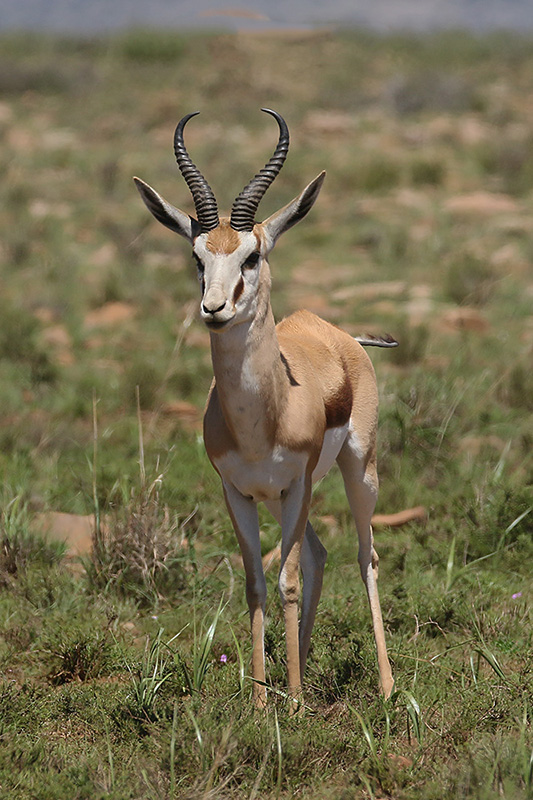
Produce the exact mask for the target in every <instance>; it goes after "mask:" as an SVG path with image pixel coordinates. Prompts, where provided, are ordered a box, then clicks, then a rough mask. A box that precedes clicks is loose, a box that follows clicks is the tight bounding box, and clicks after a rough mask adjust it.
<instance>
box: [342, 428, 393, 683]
mask: <svg viewBox="0 0 533 800" xmlns="http://www.w3.org/2000/svg"><path fill="white" fill-rule="evenodd" d="M365 462H366V463H365ZM337 463H338V464H339V467H340V470H341V472H342V477H343V480H344V486H345V489H346V495H347V497H348V502H349V504H350V509H351V512H352V514H353V518H354V520H355V527H356V528H357V535H358V538H359V555H358V561H359V567H360V569H361V577H362V578H363V581H364V584H365V586H366V591H367V595H368V601H369V603H370V613H371V615H372V626H373V628H374V639H375V641H376V648H377V655H378V667H379V677H380V683H381V689H382V691H383V694H384V695H385V697H389V696H390V694H391V692H392V688H393V685H394V680H393V677H392V671H391V667H390V663H389V657H388V655H387V646H386V644H385V631H384V628H383V618H382V615H381V607H380V603H379V594H378V585H377V579H378V561H379V559H378V555H377V553H376V551H375V549H374V541H373V534H372V526H371V524H370V522H371V519H372V514H373V513H374V508H375V506H376V500H377V491H378V477H377V471H376V459H375V450H374V449H373V450H372V453H371V455H370V458H368V459H363V457H362V456H361V453H360V451H359V448H358V443H357V440H356V438H355V435H352V436H349V437H348V439H347V440H346V442H345V443H344V445H343V447H342V449H341V451H340V453H339V455H338V457H337Z"/></svg>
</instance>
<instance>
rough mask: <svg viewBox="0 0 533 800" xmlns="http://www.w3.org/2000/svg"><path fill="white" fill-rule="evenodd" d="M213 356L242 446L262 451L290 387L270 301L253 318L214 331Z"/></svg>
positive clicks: (228, 417)
mask: <svg viewBox="0 0 533 800" xmlns="http://www.w3.org/2000/svg"><path fill="white" fill-rule="evenodd" d="M211 356H212V360H213V371H214V374H215V382H216V388H217V393H218V398H219V401H220V405H221V408H222V412H223V414H224V418H225V420H226V423H227V425H228V427H229V429H230V430H231V432H232V434H233V436H234V438H235V440H236V442H237V444H238V445H239V447H240V448H241V449H243V450H246V451H248V452H250V454H251V455H252V456H253V455H254V454H255V455H257V456H259V454H260V453H261V452H262V451H263V448H264V447H265V446H269V447H270V446H271V438H272V431H273V429H274V426H275V420H276V418H277V417H278V413H279V408H280V406H281V405H282V404H283V403H284V402H285V398H286V394H287V391H288V386H287V375H286V372H285V369H284V367H283V364H282V361H281V354H280V349H279V344H278V339H277V336H276V326H275V323H274V316H273V314H272V309H271V307H270V303H268V305H267V307H266V308H265V309H264V313H263V314H258V315H256V316H255V317H254V319H253V320H252V321H251V322H249V323H248V322H244V323H241V324H239V325H235V326H234V327H232V328H230V329H229V330H228V331H223V332H221V333H218V334H215V333H212V334H211Z"/></svg>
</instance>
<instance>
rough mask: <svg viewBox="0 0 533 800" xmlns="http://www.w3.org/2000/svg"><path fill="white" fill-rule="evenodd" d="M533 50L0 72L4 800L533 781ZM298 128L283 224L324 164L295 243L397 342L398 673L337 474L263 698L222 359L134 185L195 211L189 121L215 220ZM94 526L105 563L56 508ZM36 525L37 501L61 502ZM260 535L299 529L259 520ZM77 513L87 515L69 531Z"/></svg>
mask: <svg viewBox="0 0 533 800" xmlns="http://www.w3.org/2000/svg"><path fill="white" fill-rule="evenodd" d="M531 44H532V43H531V41H530V40H529V39H526V38H521V37H519V36H510V35H504V34H494V35H490V36H484V37H481V38H475V37H473V36H470V35H467V34H463V33H460V32H454V33H453V34H452V33H450V34H448V33H442V34H439V35H435V36H428V37H425V38H416V37H411V36H406V35H401V36H400V35H394V36H390V37H387V38H379V37H377V36H374V35H370V34H366V33H365V34H364V33H353V32H346V33H344V34H334V33H330V32H326V31H317V32H314V33H294V34H289V33H284V34H279V35H274V34H272V35H261V36H245V35H240V34H239V35H217V34H211V35H193V34H190V35H187V36H181V35H178V34H176V35H173V34H170V33H168V32H167V33H164V34H161V35H159V34H156V33H147V32H139V31H137V32H133V33H131V34H127V35H123V36H121V37H117V38H115V39H110V40H98V41H90V40H80V41H77V40H73V39H54V38H47V37H28V36H5V37H3V39H2V54H3V55H2V58H1V61H2V66H4V69H1V70H0V130H1V135H2V141H3V147H2V151H1V153H0V164H1V166H2V176H3V180H2V182H1V184H0V196H1V201H2V202H1V206H0V207H1V209H2V210H1V211H0V225H1V228H2V236H1V237H0V288H1V300H0V306H1V308H0V409H1V412H0V475H1V476H2V489H1V496H2V510H1V515H0V543H1V553H0V618H1V622H2V624H1V635H0V665H1V674H2V679H1V681H0V787H1V788H0V794H1V795H2V797H4V798H7V799H9V800H30V798H31V800H35V799H36V798H38V799H39V800H40V799H41V798H42V799H43V800H45V799H46V800H63V798H68V799H69V800H83V799H84V798H110V799H112V800H126V798H158V800H159V799H160V798H205V800H207V798H215V797H216V798H239V799H240V798H247V799H250V800H251V799H252V798H265V800H266V799H267V798H294V797H306V798H311V797H312V798H317V800H352V798H353V800H356V799H357V800H358V799H359V798H374V799H375V800H378V798H385V797H394V798H398V799H401V800H413V799H414V798H420V800H443V799H446V798H456V797H461V798H472V800H474V799H475V800H492V798H497V797H505V798H508V799H509V800H519V798H520V799H524V798H531V797H533V733H532V717H533V708H532V703H531V695H532V693H531V685H532V675H533V667H532V659H531V657H532V644H533V642H532V630H533V628H532V626H531V590H532V579H531V563H532V558H533V541H532V529H533V491H532V486H533V457H532V449H533V426H532V409H533V407H532V397H533V382H532V380H533V379H532V369H531V366H532V356H533V314H532V304H533V270H532V266H531V263H532V257H533V248H532V244H531V242H532V230H533V223H532V220H533V213H532V212H533V156H532V150H531V146H530V145H531V131H532V130H533V105H532V103H531V81H532V76H533V49H532V47H531ZM261 106H271V107H273V108H276V109H278V110H279V111H280V112H281V113H282V114H283V115H284V116H285V117H286V118H287V121H288V123H289V125H290V128H291V132H292V149H291V153H290V155H289V158H288V161H287V164H286V166H285V167H284V169H283V172H282V174H281V175H280V177H279V179H278V181H277V182H276V184H275V185H274V187H272V189H271V190H270V192H269V193H268V194H267V196H266V197H265V200H264V202H263V204H262V208H261V213H262V214H263V215H264V216H267V215H268V214H269V213H271V212H272V211H274V210H275V209H276V208H277V207H280V206H281V205H282V204H284V203H285V202H287V201H288V200H289V199H291V197H293V196H294V195H295V194H296V193H297V192H298V191H299V190H300V189H301V188H302V187H303V185H304V184H305V182H306V181H308V180H311V178H313V177H314V175H316V174H317V173H318V171H319V170H320V169H322V168H326V169H327V171H328V177H327V182H326V184H325V188H324V190H323V193H322V194H321V197H320V199H319V201H318V203H317V206H316V207H315V209H314V210H313V211H312V213H311V215H310V217H309V219H308V220H307V221H306V222H305V223H304V224H302V225H301V226H298V227H297V228H295V229H294V230H292V231H291V232H290V233H289V234H288V235H287V236H286V237H284V239H283V240H282V241H281V242H280V243H279V245H278V247H277V249H276V252H275V254H274V256H273V258H272V269H273V280H274V287H273V305H274V309H275V312H276V314H277V315H278V317H281V316H282V315H283V314H285V313H287V312H289V311H291V310H293V309H295V308H298V307H308V308H310V309H311V310H315V311H317V312H318V313H320V314H322V315H323V316H324V317H326V318H327V319H329V320H330V321H333V322H337V323H338V324H341V325H342V326H344V327H345V328H346V329H348V330H349V331H351V332H353V333H354V334H356V333H365V332H370V333H384V332H387V331H390V332H391V333H392V334H393V335H396V336H397V337H398V338H399V339H400V340H401V347H400V348H399V349H398V350H397V351H379V352H375V351H373V352H372V353H371V355H372V358H373V361H374V363H375V365H376V371H377V375H378V381H379V385H380V394H381V426H380V476H381V492H380V499H379V506H378V511H379V512H380V513H392V512H396V511H399V510H401V509H404V508H408V507H411V506H417V505H424V506H425V507H426V509H427V519H426V520H425V521H420V520H418V521H417V522H411V523H409V524H408V525H406V526H404V527H402V528H397V529H391V528H383V529H379V530H377V531H376V540H377V550H378V552H379V554H380V557H381V562H380V586H381V598H382V606H383V613H384V619H385V626H386V630H387V635H388V641H389V647H390V655H391V659H392V661H393V667H394V674H395V678H396V689H395V692H394V694H393V696H392V698H391V699H390V700H389V701H387V702H384V701H383V699H382V698H381V697H380V696H379V694H378V692H377V668H376V664H375V656H374V647H373V640H372V634H371V625H370V619H369V614H368V609H367V602H366V598H365V596H364V591H363V585H362V582H361V580H360V578H359V575H358V568H357V561H356V552H355V550H356V546H355V537H354V531H353V526H352V522H351V519H350V515H349V513H348V509H347V504H346V501H345V498H344V493H343V489H342V485H341V480H340V478H339V475H338V474H336V473H334V474H331V475H330V476H328V477H327V478H326V479H325V480H324V481H323V482H322V483H321V484H320V485H319V487H318V488H317V490H316V493H315V500H314V518H315V519H316V520H317V529H318V531H319V533H320V535H321V538H322V540H323V541H324V543H325V545H326V547H327V549H328V551H329V558H328V564H327V567H326V577H325V585H324V592H323V599H322V602H321V605H320V607H319V613H318V617H317V624H316V628H315V632H314V639H313V644H312V651H311V654H310V662H309V669H308V674H307V686H306V694H305V710H304V713H303V714H302V715H301V716H299V717H289V716H288V715H287V713H286V707H285V698H284V695H283V690H284V679H285V670H284V665H283V658H284V648H283V636H282V621H281V618H280V609H279V602H278V598H277V592H276V574H275V573H276V568H275V565H274V567H273V568H271V569H270V570H269V571H268V573H267V579H268V583H269V601H268V625H267V631H266V647H267V656H268V675H269V681H270V682H271V685H272V689H271V691H270V694H269V707H268V710H267V711H266V712H264V713H257V712H254V711H253V710H252V709H251V707H250V695H251V686H250V679H249V677H248V675H249V654H250V647H249V640H248V619H247V611H246V605H245V597H244V594H245V592H244V581H243V572H242V568H241V566H240V562H239V558H238V554H237V546H236V543H235V540H234V536H233V533H232V531H231V526H230V523H229V519H228V516H227V513H226V511H225V509H224V505H223V501H222V496H221V491H220V487H219V484H218V479H217V477H216V475H215V474H214V472H213V470H212V469H211V467H210V465H209V464H208V462H207V459H206V456H205V454H204V451H203V445H202V442H201V431H200V428H199V419H200V417H201V408H202V405H203V402H204V399H205V396H206V393H207V390H208V387H209V382H210V376H211V368H210V358H209V348H208V340H207V336H206V333H205V332H204V330H203V329H202V327H201V326H200V324H199V323H198V322H197V321H194V320H193V316H194V309H195V308H196V304H197V298H198V287H197V285H196V284H195V280H194V269H193V267H192V265H191V264H190V263H189V261H190V259H189V254H188V252H187V248H186V246H185V245H184V243H183V242H181V241H180V240H178V239H177V237H175V236H173V235H171V234H170V233H169V232H168V231H165V230H164V229H163V228H162V227H161V226H158V225H156V224H155V223H154V222H153V221H152V219H151V217H150V215H149V214H148V213H147V211H146V209H145V208H144V206H143V205H142V203H141V202H140V200H139V197H138V196H137V193H136V191H135V189H134V186H133V183H132V181H131V177H132V175H133V174H138V175H139V176H140V177H142V178H145V179H146V180H147V181H149V182H150V183H152V184H153V185H155V186H157V187H158V190H160V191H161V192H162V193H163V194H164V196H165V197H167V198H168V199H169V201H171V202H173V203H174V204H176V205H178V206H180V207H181V208H184V209H185V210H192V202H191V199H190V196H189V194H188V191H187V189H186V186H185V184H184V183H183V181H182V180H181V179H180V177H179V175H178V173H177V169H176V167H175V165H174V163H173V156H172V149H171V141H172V133H173V130H174V126H175V124H176V122H177V121H178V119H179V118H180V117H181V116H182V115H183V114H185V113H187V112H189V111H194V110H196V109H200V110H201V111H202V115H201V116H200V117H198V118H197V119H195V120H194V121H193V122H191V123H190V127H189V128H188V129H187V137H188V138H187V141H188V146H189V149H190V151H191V154H192V156H193V158H194V160H195V162H196V163H197V164H199V165H200V166H201V168H202V170H203V171H204V172H205V174H206V176H207V178H208V180H209V182H210V184H211V185H212V186H213V188H214V190H215V192H216V194H217V196H218V199H219V204H220V206H221V208H223V209H224V208H229V206H230V204H231V202H232V200H233V198H234V196H235V195H236V194H237V193H238V192H239V191H240V189H241V188H242V186H243V185H244V184H245V183H246V182H247V180H248V179H249V178H250V177H251V176H252V175H253V174H254V173H255V172H256V171H257V170H258V169H259V167H260V166H262V165H263V163H264V162H265V160H266V159H267V158H268V157H269V156H270V154H271V151H272V146H273V143H274V142H275V138H276V129H275V125H274V124H273V123H272V122H269V120H268V119H267V118H266V117H265V116H264V115H262V114H260V113H259V108H260V107H261ZM50 512H65V513H69V514H72V515H76V516H72V518H69V519H72V520H75V519H77V517H78V516H80V515H94V518H95V520H96V522H97V528H96V531H95V535H94V542H93V548H92V551H91V554H86V555H85V556H84V557H83V559H82V560H81V561H80V560H79V559H78V560H76V559H73V558H72V555H71V554H69V553H68V552H65V551H66V548H65V547H64V546H61V545H60V544H57V543H55V542H54V541H50V540H49V539H46V538H45V537H44V536H43V534H42V532H40V529H39V527H38V525H37V522H38V520H39V519H41V518H42V515H43V514H44V515H45V516H46V515H47V514H49V513H50ZM38 513H39V514H40V515H41V516H37V515H38ZM261 521H262V530H263V546H264V551H265V553H266V552H268V551H269V550H271V549H272V548H274V547H275V545H276V544H277V541H278V532H277V528H276V526H275V525H274V524H273V523H272V521H271V520H270V518H269V517H268V516H267V514H266V513H264V514H262V516H261ZM73 524H74V523H73Z"/></svg>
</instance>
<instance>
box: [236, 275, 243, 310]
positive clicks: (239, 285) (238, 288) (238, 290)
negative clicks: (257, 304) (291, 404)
mask: <svg viewBox="0 0 533 800" xmlns="http://www.w3.org/2000/svg"><path fill="white" fill-rule="evenodd" d="M243 291H244V280H243V278H242V275H241V277H240V278H239V282H238V283H237V286H236V287H235V291H234V292H233V304H234V305H235V303H236V302H237V300H238V299H239V297H240V296H241V294H242V293H243Z"/></svg>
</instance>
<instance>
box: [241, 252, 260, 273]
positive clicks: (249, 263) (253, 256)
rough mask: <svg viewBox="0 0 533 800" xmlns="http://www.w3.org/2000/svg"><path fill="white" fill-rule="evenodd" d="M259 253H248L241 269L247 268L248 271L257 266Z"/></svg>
mask: <svg viewBox="0 0 533 800" xmlns="http://www.w3.org/2000/svg"><path fill="white" fill-rule="evenodd" d="M259 255H260V254H259V253H258V252H257V250H255V251H254V252H253V253H250V255H249V256H248V258H247V259H246V261H245V262H244V264H243V267H247V268H248V269H252V268H253V267H256V266H257V262H258V261H259Z"/></svg>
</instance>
